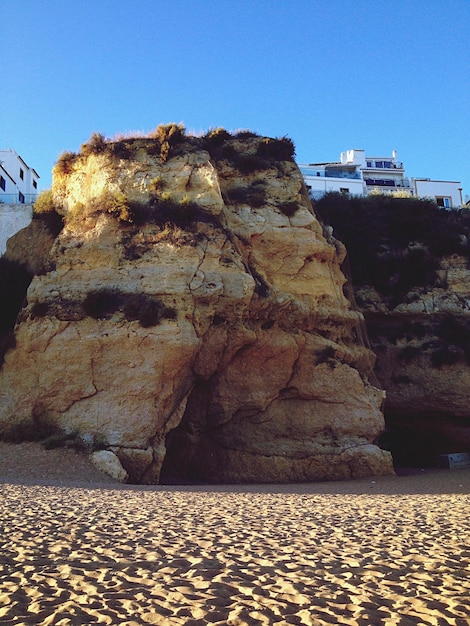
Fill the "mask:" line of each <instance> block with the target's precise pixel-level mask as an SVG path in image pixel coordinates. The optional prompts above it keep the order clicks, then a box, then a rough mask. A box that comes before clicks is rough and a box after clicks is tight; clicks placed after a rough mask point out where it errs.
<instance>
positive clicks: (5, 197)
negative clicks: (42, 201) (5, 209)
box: [0, 192, 39, 205]
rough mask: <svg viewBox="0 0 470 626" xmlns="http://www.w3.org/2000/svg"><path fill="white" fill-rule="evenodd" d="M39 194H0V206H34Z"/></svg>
mask: <svg viewBox="0 0 470 626" xmlns="http://www.w3.org/2000/svg"><path fill="white" fill-rule="evenodd" d="M38 195H39V194H37V193H21V192H17V193H0V205H1V204H34V203H35V202H36V198H37V197H38Z"/></svg>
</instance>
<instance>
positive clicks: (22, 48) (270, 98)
mask: <svg viewBox="0 0 470 626" xmlns="http://www.w3.org/2000/svg"><path fill="white" fill-rule="evenodd" d="M0 8H1V14H2V30H1V34H0V52H1V68H2V70H1V80H0V90H1V91H0V148H13V149H15V150H16V151H17V152H18V153H19V154H20V155H21V156H22V157H23V158H24V160H25V161H26V162H27V163H28V165H30V166H31V167H34V168H35V169H36V170H37V171H38V173H39V174H40V176H41V188H47V187H49V186H50V184H51V174H50V171H51V168H52V166H53V164H54V162H55V161H56V160H57V158H58V156H59V155H60V154H61V153H62V152H63V151H64V150H71V151H77V150H78V149H79V147H80V144H82V143H84V142H85V141H86V140H87V139H88V138H89V137H90V135H91V134H92V133H93V132H95V131H99V132H102V133H103V134H104V135H106V136H107V137H112V136H114V135H115V134H117V133H122V132H129V131H141V132H148V131H150V130H152V129H154V128H155V127H156V126H158V124H160V123H167V122H183V123H184V124H185V126H186V128H187V129H188V130H192V131H196V132H198V131H205V130H207V129H208V128H210V127H219V126H223V127H225V128H227V129H228V130H236V129H240V128H249V129H251V130H254V131H257V132H259V133H261V134H263V135H268V136H273V137H278V136H283V135H288V136H289V137H291V138H292V139H293V140H294V142H295V144H296V148H297V161H298V162H299V163H308V162H313V161H328V160H337V159H338V158H339V153H340V152H341V151H343V150H346V149H348V148H364V149H365V150H366V152H367V154H369V155H371V156H387V155H391V153H392V150H393V149H396V150H397V151H398V158H399V160H401V161H403V162H404V165H405V168H406V173H407V175H409V176H416V177H418V176H426V177H431V178H435V179H439V180H460V181H461V183H462V186H463V188H464V194H468V195H470V35H469V33H470V0H394V1H393V2H390V1H389V0H354V2H351V1H350V0H321V1H320V0H204V1H202V0H80V1H72V0H0Z"/></svg>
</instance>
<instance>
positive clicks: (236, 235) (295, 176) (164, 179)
mask: <svg viewBox="0 0 470 626" xmlns="http://www.w3.org/2000/svg"><path fill="white" fill-rule="evenodd" d="M211 139H212V140H213V139H214V137H212V138H211ZM216 139H217V141H212V142H210V141H209V140H208V139H206V141H204V140H203V139H199V138H189V137H187V138H183V139H181V140H180V141H179V143H178V145H177V146H176V145H170V144H165V143H164V142H162V141H160V140H158V139H155V140H149V139H136V140H128V141H126V142H120V143H114V144H113V143H109V144H106V145H102V144H100V145H99V146H95V149H92V150H84V151H83V153H82V154H81V155H75V156H72V157H69V158H68V159H63V160H62V161H61V162H59V164H58V166H57V167H56V170H55V173H54V183H53V197H54V203H55V205H56V207H57V209H58V211H59V212H60V213H61V214H62V215H63V217H64V220H65V227H64V229H63V230H62V231H61V233H60V234H59V235H58V237H57V239H56V241H55V243H54V245H53V247H52V250H51V253H50V257H49V264H46V265H47V267H46V268H45V269H44V272H43V273H42V274H41V275H37V276H35V277H34V278H33V281H32V283H31V285H30V287H29V290H28V294H27V305H26V307H25V308H24V309H23V310H22V312H21V314H20V316H19V319H18V323H17V327H16V348H15V349H13V350H10V351H9V352H8V353H7V355H6V358H5V364H4V367H3V370H2V371H1V372H0V390H1V413H0V426H1V427H2V428H3V429H4V430H5V429H8V428H11V427H12V425H14V424H15V423H23V424H24V423H28V422H31V423H32V424H35V423H36V424H41V423H47V424H52V425H53V426H55V427H57V428H60V429H62V430H63V431H65V432H66V433H79V434H81V435H82V436H88V437H90V438H91V439H93V437H95V438H100V439H103V438H104V439H105V440H106V443H107V447H108V449H109V450H110V451H112V452H113V454H114V455H115V456H116V457H117V458H118V459H119V462H120V463H121V464H122V466H123V468H124V469H125V471H126V472H127V473H128V475H129V477H130V480H131V481H134V482H144V483H156V482H159V481H161V482H181V481H192V480H201V481H215V482H234V481H281V482H284V481H306V480H323V479H340V478H349V477H356V476H364V475H371V474H385V473H390V472H391V471H392V468H391V457H390V454H389V453H388V452H386V451H383V450H381V449H379V448H378V447H377V446H376V445H375V441H376V440H377V438H378V436H379V435H380V433H381V432H382V430H383V426H384V422H383V415H382V413H381V405H382V401H383V397H384V395H383V392H382V391H380V390H379V389H378V388H376V387H375V386H373V385H372V384H371V383H370V382H369V381H368V374H369V373H370V372H371V370H372V367H373V362H374V356H373V354H372V353H371V352H370V351H369V350H368V349H367V348H365V347H364V345H362V343H361V341H359V339H358V337H359V330H358V329H359V327H360V324H361V322H362V316H361V314H360V313H358V312H356V311H355V310H354V309H353V308H352V307H351V305H350V303H349V301H348V300H347V299H346V298H345V296H344V294H343V290H342V287H343V284H344V276H343V274H342V273H341V270H340V263H341V261H342V260H343V257H344V248H343V247H342V246H341V245H340V244H339V243H338V242H329V241H327V240H326V239H325V238H324V236H323V234H322V228H321V226H320V224H319V223H318V221H317V219H316V217H315V215H314V214H313V212H312V210H311V206H310V202H309V201H308V198H307V197H306V194H305V193H304V186H303V180H302V176H301V174H300V172H299V170H298V168H297V166H296V165H295V163H294V162H293V161H292V160H291V159H289V158H284V156H283V155H281V158H275V157H274V156H273V154H275V152H276V149H277V148H278V147H279V146H278V144H277V143H276V142H275V141H274V140H267V139H265V138H257V137H249V138H244V139H243V140H242V139H237V138H234V137H223V138H222V140H220V137H218V138H216ZM165 145H166V150H163V147H165ZM168 146H169V148H170V149H169V148H168ZM280 147H281V148H282V147H283V144H282V142H281V143H280Z"/></svg>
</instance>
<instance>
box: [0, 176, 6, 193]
mask: <svg viewBox="0 0 470 626" xmlns="http://www.w3.org/2000/svg"><path fill="white" fill-rule="evenodd" d="M0 187H1V188H2V189H3V191H5V189H6V188H7V181H6V180H5V179H4V178H3V176H0Z"/></svg>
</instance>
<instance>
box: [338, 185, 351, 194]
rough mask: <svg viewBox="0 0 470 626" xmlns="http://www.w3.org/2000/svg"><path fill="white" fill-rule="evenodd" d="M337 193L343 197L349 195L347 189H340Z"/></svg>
mask: <svg viewBox="0 0 470 626" xmlns="http://www.w3.org/2000/svg"><path fill="white" fill-rule="evenodd" d="M339 191H340V193H342V194H343V196H347V195H348V194H349V189H348V188H347V187H340V188H339Z"/></svg>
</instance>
